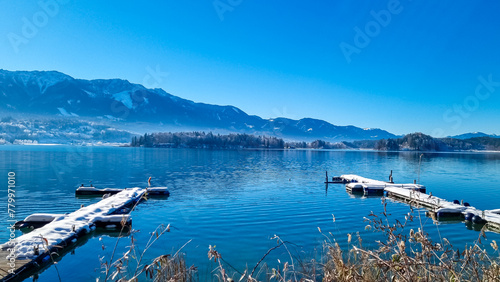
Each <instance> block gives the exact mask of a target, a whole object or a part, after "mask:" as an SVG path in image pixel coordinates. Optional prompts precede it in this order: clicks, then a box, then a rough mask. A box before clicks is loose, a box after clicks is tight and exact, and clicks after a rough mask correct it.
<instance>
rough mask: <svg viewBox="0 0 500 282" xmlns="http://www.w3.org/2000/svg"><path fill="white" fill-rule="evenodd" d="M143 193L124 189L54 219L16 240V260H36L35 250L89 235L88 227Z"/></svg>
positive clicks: (41, 251)
mask: <svg viewBox="0 0 500 282" xmlns="http://www.w3.org/2000/svg"><path fill="white" fill-rule="evenodd" d="M144 192H145V190H144V189H141V188H130V189H125V190H123V191H122V192H120V193H118V194H116V195H114V196H111V197H109V198H106V199H103V200H101V201H100V202H98V203H95V204H93V205H90V206H87V207H83V208H81V209H79V210H77V211H75V212H73V213H70V214H68V215H66V216H63V217H58V218H55V219H54V221H52V222H51V223H49V224H47V225H45V226H43V227H41V228H38V229H36V230H34V231H32V232H30V233H28V234H24V235H22V236H20V237H18V238H16V240H15V241H14V243H15V246H14V248H15V252H16V257H17V258H18V259H33V258H35V257H36V255H35V253H34V249H35V247H37V248H38V249H39V250H40V253H44V252H45V250H47V249H49V248H51V247H53V246H55V245H58V244H60V243H61V242H62V241H64V240H66V239H68V238H69V237H70V236H72V235H74V234H76V233H78V232H80V231H82V230H85V231H87V232H90V231H91V226H92V225H93V223H94V222H95V221H96V220H102V219H105V218H107V217H106V216H107V215H109V214H110V213H112V212H113V211H115V207H117V208H118V207H121V206H123V205H125V204H127V203H130V202H131V201H134V200H136V199H138V198H139V197H141V196H142V195H143V194H144ZM121 216H123V215H121ZM110 220H111V219H110ZM115 220H116V219H115ZM0 247H1V248H2V249H6V248H11V247H12V246H11V245H10V244H9V243H5V244H2V245H1V246H0Z"/></svg>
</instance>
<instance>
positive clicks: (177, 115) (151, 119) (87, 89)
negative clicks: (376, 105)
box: [0, 70, 398, 141]
mask: <svg viewBox="0 0 500 282" xmlns="http://www.w3.org/2000/svg"><path fill="white" fill-rule="evenodd" d="M0 113H2V114H3V115H4V116H5V115H14V116H16V115H17V116H19V115H34V116H37V117H44V118H50V117H53V118H57V117H65V118H73V119H79V120H92V121H102V122H105V123H108V124H110V123H111V124H113V126H115V127H117V128H120V129H127V128H133V131H135V132H137V133H141V134H142V133H144V132H145V131H146V130H148V131H159V130H164V128H168V129H169V130H172V131H181V130H207V131H208V130H211V131H214V132H218V131H219V132H237V133H248V134H259V135H260V134H262V135H270V136H278V137H282V138H285V139H294V140H314V139H322V140H328V141H350V140H377V139H383V138H396V137H398V136H396V135H394V134H392V133H389V132H387V131H385V130H381V129H363V128H359V127H355V126H338V125H333V124H331V123H329V122H326V121H323V120H319V119H313V118H303V119H300V120H293V119H288V118H283V117H278V118H273V119H263V118H260V117H258V116H255V115H248V114H247V113H245V112H244V111H242V110H241V109H239V108H237V107H234V106H219V105H210V104H204V103H195V102H193V101H190V100H186V99H183V98H180V97H177V96H174V95H172V94H169V93H167V92H165V91H164V90H162V89H158V88H156V89H147V88H145V87H144V86H142V85H140V84H134V83H130V82H129V81H127V80H122V79H96V80H84V79H75V78H73V77H71V76H69V75H66V74H63V73H60V72H57V71H7V70H0ZM141 130H143V131H144V132H141Z"/></svg>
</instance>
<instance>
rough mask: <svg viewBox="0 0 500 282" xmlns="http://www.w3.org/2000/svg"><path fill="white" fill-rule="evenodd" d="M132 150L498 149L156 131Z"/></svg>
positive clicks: (492, 144) (421, 139) (484, 140)
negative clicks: (292, 139) (306, 140)
mask: <svg viewBox="0 0 500 282" xmlns="http://www.w3.org/2000/svg"><path fill="white" fill-rule="evenodd" d="M130 145H131V146H132V147H160V148H207V149H259V148H261V149H296V148H297V149H372V150H379V151H468V150H492V151H499V150H500V138H493V137H477V138H470V139H465V140H461V139H455V138H433V137H431V136H428V135H425V134H422V133H412V134H407V135H405V136H404V137H402V138H397V139H381V140H363V141H353V142H346V141H342V142H336V143H332V142H328V141H323V140H315V141H312V142H304V141H284V140H283V139H282V138H278V137H273V136H257V135H250V134H240V133H231V134H225V135H224V134H223V135H221V134H213V133H212V132H208V133H205V132H199V131H194V132H160V133H151V134H148V133H146V134H144V135H142V136H135V137H133V138H132V142H131V144H130Z"/></svg>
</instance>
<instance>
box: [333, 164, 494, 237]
mask: <svg viewBox="0 0 500 282" xmlns="http://www.w3.org/2000/svg"><path fill="white" fill-rule="evenodd" d="M340 178H342V179H344V180H345V181H346V182H347V183H348V184H346V191H348V192H351V193H363V194H364V195H374V194H376V193H380V191H381V190H382V189H383V191H385V194H386V195H387V197H390V198H393V199H396V200H399V201H402V202H405V203H408V204H410V205H412V206H416V207H424V208H427V209H429V212H428V213H429V215H430V216H431V217H432V218H433V219H436V220H440V221H443V220H446V221H450V220H451V221H457V220H458V221H460V222H462V221H464V220H465V222H468V223H470V224H472V225H486V227H487V229H488V230H490V231H493V232H497V233H500V209H495V210H484V211H483V210H479V209H476V208H475V207H473V206H471V205H470V204H469V203H464V202H459V201H458V200H454V201H453V202H450V201H447V200H445V199H442V198H438V197H436V196H433V195H432V193H430V194H426V192H427V191H426V190H427V189H426V187H425V186H423V185H420V184H415V183H413V184H395V183H392V182H384V181H379V180H374V179H370V178H365V177H362V176H359V175H353V174H346V175H342V176H340ZM391 179H392V173H391ZM380 194H382V195H383V192H382V193H380ZM474 229H476V228H474Z"/></svg>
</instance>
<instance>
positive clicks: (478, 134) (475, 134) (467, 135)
mask: <svg viewBox="0 0 500 282" xmlns="http://www.w3.org/2000/svg"><path fill="white" fill-rule="evenodd" d="M450 137H451V138H456V139H469V138H475V137H493V138H500V136H499V135H495V134H486V133H483V132H472V133H464V134H460V135H456V136H450Z"/></svg>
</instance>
